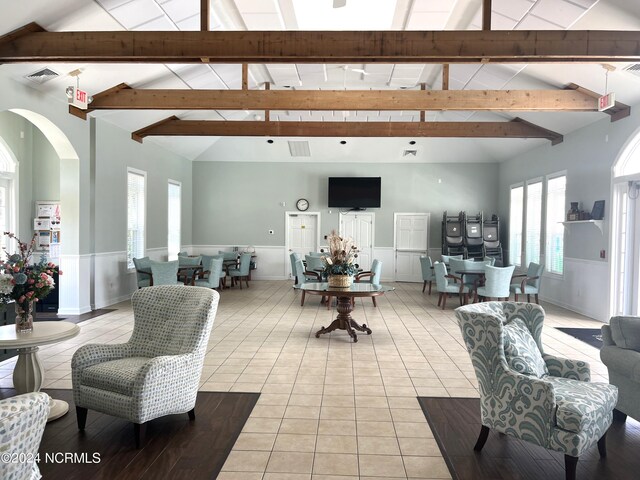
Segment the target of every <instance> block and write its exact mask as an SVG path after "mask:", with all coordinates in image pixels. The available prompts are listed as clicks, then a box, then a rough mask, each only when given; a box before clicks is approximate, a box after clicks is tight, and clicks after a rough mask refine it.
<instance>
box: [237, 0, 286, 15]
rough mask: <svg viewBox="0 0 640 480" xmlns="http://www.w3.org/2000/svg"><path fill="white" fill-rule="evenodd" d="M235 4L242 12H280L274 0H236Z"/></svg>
mask: <svg viewBox="0 0 640 480" xmlns="http://www.w3.org/2000/svg"><path fill="white" fill-rule="evenodd" d="M235 4H236V7H238V11H239V12H240V13H245V12H252V13H278V14H279V13H280V9H279V8H278V5H277V1H274V0H235Z"/></svg>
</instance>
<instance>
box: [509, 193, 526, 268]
mask: <svg viewBox="0 0 640 480" xmlns="http://www.w3.org/2000/svg"><path fill="white" fill-rule="evenodd" d="M523 202H524V187H523V186H522V185H520V186H518V187H511V197H510V202H509V263H510V264H511V265H516V266H520V264H521V263H522V260H521V259H522V226H523V225H522V211H523V207H524V204H523Z"/></svg>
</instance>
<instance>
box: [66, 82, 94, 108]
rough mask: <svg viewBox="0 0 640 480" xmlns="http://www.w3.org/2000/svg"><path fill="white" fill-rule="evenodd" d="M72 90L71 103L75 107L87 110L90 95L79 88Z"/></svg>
mask: <svg viewBox="0 0 640 480" xmlns="http://www.w3.org/2000/svg"><path fill="white" fill-rule="evenodd" d="M71 88H73V95H72V96H71V98H69V103H70V104H71V105H73V106H76V107H78V108H82V109H84V110H86V109H87V107H88V105H89V94H88V93H87V92H85V91H84V90H80V89H79V88H76V87H71Z"/></svg>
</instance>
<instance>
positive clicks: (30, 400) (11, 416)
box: [0, 392, 51, 480]
mask: <svg viewBox="0 0 640 480" xmlns="http://www.w3.org/2000/svg"><path fill="white" fill-rule="evenodd" d="M50 401H51V399H50V398H49V395H47V394H46V393H42V392H32V393H25V394H24V395H17V396H15V397H10V398H7V399H5V400H0V454H7V453H8V454H13V455H15V456H16V457H15V461H13V460H14V459H12V458H10V460H11V461H8V462H6V461H4V459H3V460H2V461H0V478H2V479H3V480H38V479H40V478H42V475H40V470H38V464H37V463H36V461H35V458H36V454H37V453H38V448H39V447H40V440H42V434H43V432H44V427H45V425H46V424H47V417H48V416H49V402H50ZM18 455H20V456H22V457H18Z"/></svg>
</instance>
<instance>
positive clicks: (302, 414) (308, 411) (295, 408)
mask: <svg viewBox="0 0 640 480" xmlns="http://www.w3.org/2000/svg"><path fill="white" fill-rule="evenodd" d="M319 417H320V407H318V406H303V405H289V406H287V409H286V411H285V412H284V418H310V419H317V418H319Z"/></svg>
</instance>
